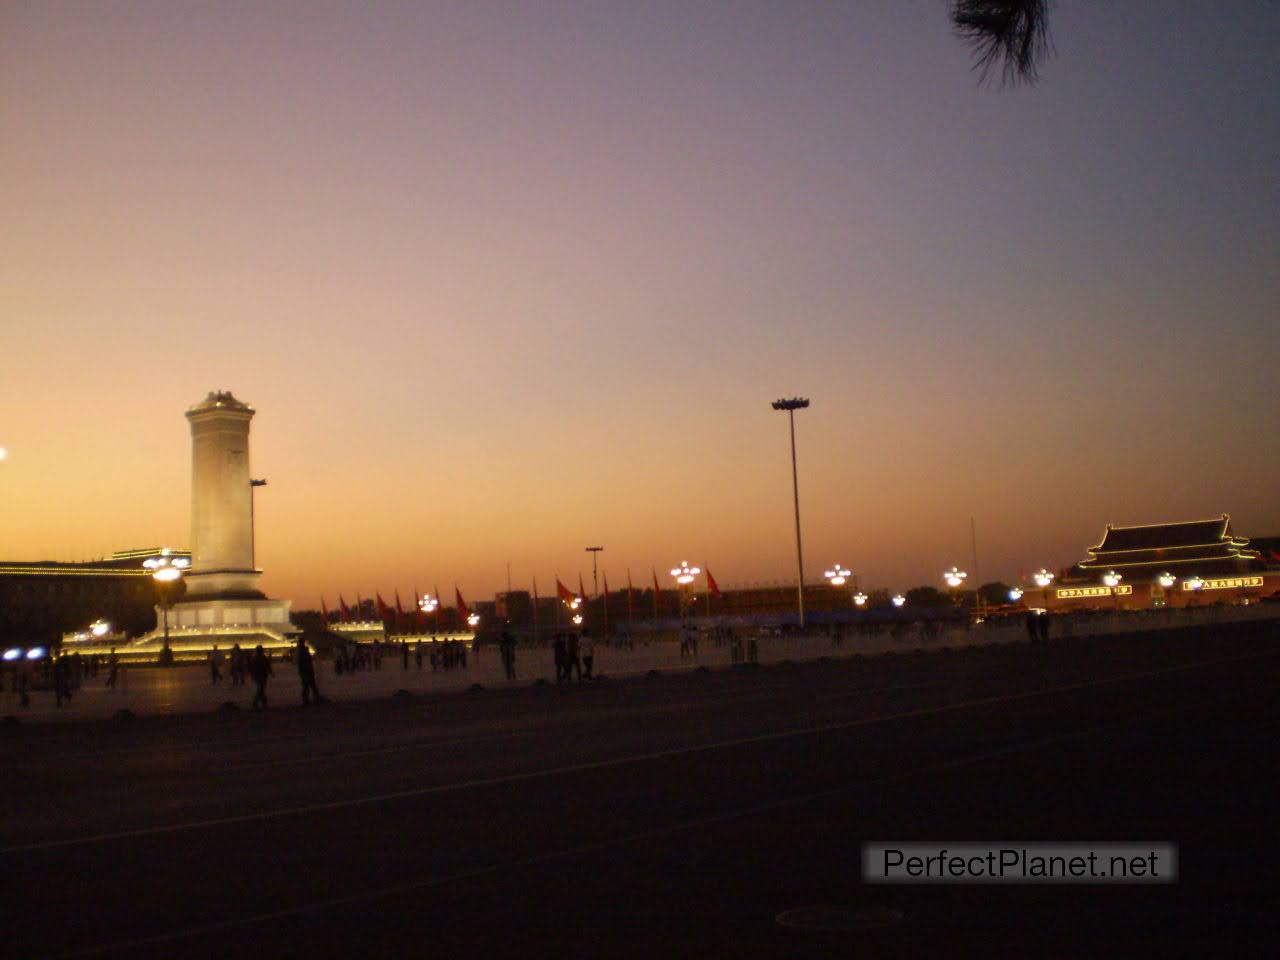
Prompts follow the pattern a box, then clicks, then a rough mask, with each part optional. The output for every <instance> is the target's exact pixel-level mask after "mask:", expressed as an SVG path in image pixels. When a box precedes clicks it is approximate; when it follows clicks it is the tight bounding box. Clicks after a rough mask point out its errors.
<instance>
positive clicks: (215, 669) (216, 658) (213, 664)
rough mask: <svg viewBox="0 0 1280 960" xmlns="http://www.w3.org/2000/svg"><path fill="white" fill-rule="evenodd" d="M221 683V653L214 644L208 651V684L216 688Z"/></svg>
mask: <svg viewBox="0 0 1280 960" xmlns="http://www.w3.org/2000/svg"><path fill="white" fill-rule="evenodd" d="M221 682H222V651H221V650H219V649H218V645H217V644H216V643H215V644H214V645H213V649H212V650H210V651H209V683H210V684H213V685H214V686H216V685H217V684H219V683H221Z"/></svg>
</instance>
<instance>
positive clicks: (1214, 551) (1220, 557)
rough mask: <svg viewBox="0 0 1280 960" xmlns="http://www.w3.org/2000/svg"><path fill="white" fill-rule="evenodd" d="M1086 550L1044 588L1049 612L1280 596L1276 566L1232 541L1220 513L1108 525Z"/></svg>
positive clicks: (1279, 568) (1246, 543)
mask: <svg viewBox="0 0 1280 960" xmlns="http://www.w3.org/2000/svg"><path fill="white" fill-rule="evenodd" d="M1088 553H1089V556H1088V557H1087V558H1085V559H1084V560H1081V561H1080V562H1079V563H1077V564H1076V565H1075V566H1074V567H1072V568H1070V569H1069V570H1067V571H1065V572H1064V576H1063V577H1062V578H1060V579H1059V580H1058V582H1057V583H1056V584H1054V585H1052V586H1049V587H1047V588H1046V589H1045V590H1044V591H1043V595H1044V597H1045V599H1046V601H1047V604H1048V607H1049V609H1050V610H1055V611H1057V610H1073V609H1082V608H1102V609H1116V608H1118V609H1122V610H1145V609H1150V608H1153V607H1166V606H1167V607H1191V606H1209V605H1212V604H1217V603H1227V604H1235V603H1253V602H1257V601H1258V600H1261V599H1262V598H1264V597H1269V596H1271V595H1273V594H1276V593H1277V592H1280V565H1277V564H1276V563H1274V562H1273V560H1272V557H1271V556H1270V555H1268V556H1264V555H1263V553H1262V552H1261V551H1260V550H1258V549H1255V548H1254V547H1253V546H1251V544H1250V542H1249V540H1247V539H1246V538H1244V537H1239V536H1236V535H1235V533H1233V532H1232V530H1231V518H1230V517H1229V516H1228V515H1227V514H1225V513H1224V514H1223V515H1222V516H1220V517H1215V518H1213V519H1211V520H1192V521H1188V522H1181V523H1156V524H1148V525H1143V526H1123V527H1122V526H1112V525H1108V526H1107V528H1106V530H1105V531H1104V533H1103V536H1102V540H1101V541H1100V542H1099V543H1098V544H1097V545H1096V546H1093V547H1090V548H1089V550H1088ZM1108 581H1110V584H1109V583H1108ZM1041 593H1042V591H1032V592H1031V594H1030V595H1029V597H1030V598H1033V599H1039V597H1040V596H1041Z"/></svg>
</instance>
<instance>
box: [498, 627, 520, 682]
mask: <svg viewBox="0 0 1280 960" xmlns="http://www.w3.org/2000/svg"><path fill="white" fill-rule="evenodd" d="M498 649H499V650H500V651H501V653H502V672H503V673H504V674H506V677H507V679H508V680H514V679H515V678H516V638H515V637H513V636H512V635H511V634H509V633H508V632H507V631H506V630H503V631H502V634H501V636H499V637H498Z"/></svg>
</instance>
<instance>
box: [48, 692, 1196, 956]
mask: <svg viewBox="0 0 1280 960" xmlns="http://www.w3.org/2000/svg"><path fill="white" fill-rule="evenodd" d="M1199 705H1201V702H1200V701H1196V702H1195V703H1192V704H1188V705H1186V706H1184V707H1182V708H1175V709H1174V710H1167V711H1163V712H1162V715H1165V714H1170V713H1176V712H1178V709H1186V708H1187V707H1194V706H1199ZM1148 716H1150V715H1148ZM1115 730H1128V731H1132V730H1133V721H1132V720H1131V719H1125V720H1122V721H1121V722H1120V723H1112V724H1102V725H1097V726H1093V727H1087V728H1085V729H1083V730H1075V731H1071V732H1069V733H1062V734H1055V735H1052V736H1048V737H1040V738H1038V739H1036V740H1032V741H1028V742H1024V743H1015V744H1010V745H1008V746H1005V747H999V748H997V749H995V750H985V751H983V752H981V753H975V754H970V755H969V756H966V757H956V758H953V759H950V760H943V761H939V762H937V763H932V764H926V765H924V766H922V767H916V768H914V769H911V770H905V771H902V772H900V773H893V774H886V775H884V776H881V777H874V778H872V779H869V780H860V781H858V782H856V783H848V784H842V785H841V786H838V787H829V788H827V789H825V790H818V791H815V792H812V793H806V794H800V795H797V796H790V797H781V798H778V799H774V800H765V801H762V802H760V803H755V804H751V805H749V806H746V807H741V808H739V809H737V810H731V811H729V812H728V813H719V814H713V815H711V816H707V817H698V818H696V819H693V820H683V821H681V822H679V823H674V824H669V825H667V826H665V827H657V828H655V829H652V830H644V831H640V832H637V833H631V834H624V835H623V836H615V837H608V838H606V839H604V840H597V841H595V842H593V843H587V844H581V845H579V846H576V847H569V848H565V849H560V850H550V851H547V852H544V853H539V854H533V855H531V856H527V857H520V858H518V859H516V860H509V861H503V862H499V863H490V864H485V865H484V866H479V867H472V868H471V869H468V870H461V871H457V872H455V873H450V874H446V875H444V876H435V877H426V878H423V879H419V880H409V881H405V882H403V883H398V884H393V885H391V886H386V887H379V888H377V889H374V890H363V891H360V892H359V893H353V894H348V895H347V896H343V897H333V898H330V899H327V900H318V901H313V902H311V903H306V904H300V905H298V906H293V907H286V908H285V909H283V910H273V911H270V912H268V913H259V914H253V915H251V916H247V917H235V918H232V919H229V920H218V921H215V922H213V923H206V924H200V925H198V926H193V927H187V928H184V929H180V930H170V931H167V932H165V933H158V934H153V935H151V936H145V937H137V938H134V939H130V940H122V941H118V942H115V943H108V944H100V945H97V946H93V947H87V948H85V949H83V950H78V951H74V952H71V953H63V954H58V955H57V956H56V957H55V958H54V960H72V958H77V957H91V956H100V955H102V954H106V953H115V952H118V951H131V950H136V949H138V948H139V947H148V946H155V945H158V944H161V943H172V942H174V941H176V940H187V939H190V938H192V937H200V936H208V935H211V934H217V933H222V932H224V931H226V930H232V929H236V928H239V927H247V926H252V925H254V924H259V923H271V922H273V921H278V920H287V919H289V918H292V917H300V916H306V915H308V914H314V913H320V912H327V911H330V910H333V909H335V908H338V907H344V906H352V905H355V904H361V903H371V902H374V901H377V900H384V899H387V898H388V897H396V896H403V895H405V894H408V893H414V892H417V891H420V890H427V889H431V888H433V887H440V886H444V885H446V884H456V883H459V882H463V881H466V880H471V879H475V878H477V877H483V876H490V875H493V874H496V873H500V872H502V871H506V870H518V869H521V868H523V867H532V866H540V865H542V864H545V863H552V862H555V861H556V860H565V859H569V858H572V857H577V856H582V855H584V854H590V853H597V852H600V851H602V850H608V849H610V848H613V847H621V846H626V845H627V844H633V843H642V842H647V841H652V840H661V839H665V838H667V837H671V836H675V835H677V834H680V833H686V832H688V831H690V830H698V829H702V828H704V827H710V826H717V825H720V824H724V823H728V822H730V821H733V820H740V819H743V818H745V817H751V816H757V815H759V814H761V813H771V812H773V811H776V810H781V809H785V808H787V807H794V806H802V805H804V804H806V803H812V802H814V801H819V800H825V799H830V798H833V797H837V796H841V795H844V794H847V793H850V792H852V791H854V790H858V789H868V788H871V787H876V786H884V785H886V784H890V783H897V782H901V781H904V780H909V779H911V778H912V777H916V776H920V775H924V774H930V773H937V772H942V771H947V770H954V769H958V768H963V767H966V766H970V765H972V764H976V763H984V762H986V761H988V760H995V759H998V758H1001V757H1007V756H1013V755H1015V754H1019V753H1026V752H1027V751H1030V750H1042V749H1044V748H1046V747H1052V746H1057V745H1059V744H1063V743H1069V742H1071V741H1073V740H1082V739H1085V738H1087V737H1090V736H1095V735H1097V734H1102V733H1110V732H1112V731H1115Z"/></svg>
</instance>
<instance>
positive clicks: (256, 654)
mask: <svg viewBox="0 0 1280 960" xmlns="http://www.w3.org/2000/svg"><path fill="white" fill-rule="evenodd" d="M272 673H273V671H272V669H271V661H270V660H269V659H267V652H266V651H265V650H263V649H262V644H258V645H257V646H256V647H255V648H254V650H253V655H252V656H250V657H249V677H250V679H252V680H253V682H254V684H255V685H256V686H257V688H258V689H257V690H255V691H254V693H253V704H252V706H253V709H254V710H265V709H267V678H268V677H270V676H271V675H272Z"/></svg>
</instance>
